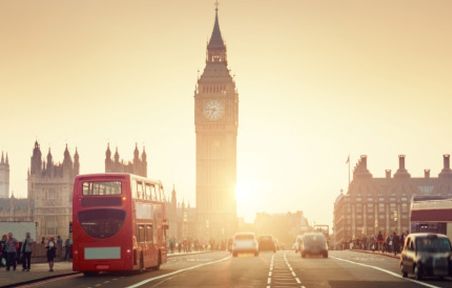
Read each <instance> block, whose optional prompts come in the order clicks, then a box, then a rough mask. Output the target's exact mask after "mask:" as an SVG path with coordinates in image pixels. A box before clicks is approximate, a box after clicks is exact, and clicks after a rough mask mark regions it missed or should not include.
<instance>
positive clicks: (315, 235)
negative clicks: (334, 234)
mask: <svg viewBox="0 0 452 288" xmlns="http://www.w3.org/2000/svg"><path fill="white" fill-rule="evenodd" d="M298 249H299V250H300V254H301V257H303V258H304V257H306V256H307V255H321V256H323V257H324V258H328V244H327V242H326V238H325V235H323V233H319V232H312V233H305V234H304V235H303V237H301V240H300V241H299V247H298Z"/></svg>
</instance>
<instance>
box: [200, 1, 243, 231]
mask: <svg viewBox="0 0 452 288" xmlns="http://www.w3.org/2000/svg"><path fill="white" fill-rule="evenodd" d="M194 96H195V97H194V98H195V126H196V209H197V213H198V220H197V221H198V237H199V238H200V239H224V238H227V237H229V236H230V235H231V234H232V233H234V232H235V230H236V226H237V217H236V202H235V186H236V157H237V156H236V154H237V153H236V150H237V128H238V100H239V99H238V93H237V90H236V86H235V82H234V80H233V78H232V77H231V75H230V73H229V69H228V62H227V54H226V45H225V44H224V41H223V38H222V36H221V31H220V25H219V21H218V8H217V9H215V24H214V28H213V32H212V36H211V38H210V41H209V43H208V45H207V55H206V66H205V68H204V71H203V73H202V75H201V77H199V79H198V82H197V85H196V89H195V95H194Z"/></svg>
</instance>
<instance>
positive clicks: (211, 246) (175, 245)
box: [168, 238, 228, 253]
mask: <svg viewBox="0 0 452 288" xmlns="http://www.w3.org/2000/svg"><path fill="white" fill-rule="evenodd" d="M168 248H169V253H189V252H193V251H204V250H226V249H227V248H228V241H227V240H222V241H215V240H213V239H212V240H210V241H208V242H207V241H200V240H198V239H191V238H188V239H183V240H181V241H177V240H176V239H175V238H170V239H169V241H168Z"/></svg>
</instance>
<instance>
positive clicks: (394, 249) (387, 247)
mask: <svg viewBox="0 0 452 288" xmlns="http://www.w3.org/2000/svg"><path fill="white" fill-rule="evenodd" d="M406 235H408V232H403V233H401V234H398V233H397V232H395V231H394V232H392V233H388V234H385V233H383V232H381V231H379V232H378V234H375V235H368V236H366V235H363V236H362V237H361V238H356V239H354V240H352V241H350V243H349V248H350V249H362V250H371V251H379V252H382V253H384V252H386V253H394V255H397V254H398V253H400V252H401V250H402V248H403V243H404V242H405V238H406Z"/></svg>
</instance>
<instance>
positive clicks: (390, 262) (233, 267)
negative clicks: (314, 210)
mask: <svg viewBox="0 0 452 288" xmlns="http://www.w3.org/2000/svg"><path fill="white" fill-rule="evenodd" d="M27 287H58V288H60V287H83V288H88V287H90V288H99V287H101V288H102V287H108V288H114V287H127V288H138V287H146V288H149V287H196V288H199V287H268V288H270V287H275V288H277V287H281V288H282V287H300V288H301V287H305V288H313V287H322V288H323V287H333V288H351V287H357V288H358V287H359V288H367V287H369V288H374V287H375V288H377V287H379V288H380V287H388V288H391V287H403V288H405V287H407V288H411V287H430V288H435V287H452V281H451V279H446V280H439V279H426V280H425V281H422V282H418V281H416V280H414V279H413V278H408V279H403V278H402V277H401V275H400V271H399V262H398V260H397V259H393V258H390V257H386V256H382V255H371V254H365V253H359V252H351V251H330V257H329V258H328V259H325V258H316V257H312V258H301V257H300V255H299V254H296V253H295V252H293V251H278V252H277V253H272V252H266V253H260V254H259V256H257V257H255V256H254V255H240V256H239V257H231V256H230V254H229V253H227V252H213V253H205V254H198V255H189V256H181V257H176V258H172V259H169V262H168V263H166V264H164V265H162V267H161V270H159V271H146V272H142V273H134V274H111V273H109V274H102V275H99V276H94V277H84V276H81V275H74V276H69V277H66V278H64V279H62V280H50V281H48V282H46V283H41V284H39V285H38V284H35V285H29V286H27Z"/></svg>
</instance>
